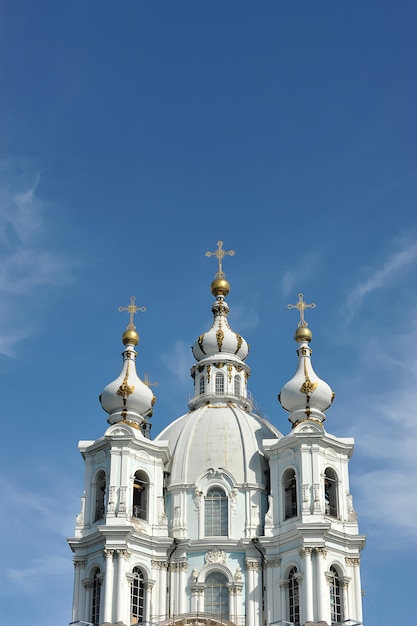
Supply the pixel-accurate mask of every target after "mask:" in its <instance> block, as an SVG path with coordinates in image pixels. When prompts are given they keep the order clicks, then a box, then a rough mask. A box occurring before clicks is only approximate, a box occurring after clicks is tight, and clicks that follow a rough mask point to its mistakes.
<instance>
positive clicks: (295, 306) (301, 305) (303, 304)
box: [288, 293, 316, 328]
mask: <svg viewBox="0 0 417 626" xmlns="http://www.w3.org/2000/svg"><path fill="white" fill-rule="evenodd" d="M288 308H289V309H298V310H299V311H300V321H299V322H298V327H299V328H302V327H306V326H308V324H307V322H306V321H305V319H304V311H305V310H306V309H315V308H316V305H315V304H314V302H312V303H311V304H307V302H304V300H303V294H302V293H299V294H298V302H297V304H289V305H288Z"/></svg>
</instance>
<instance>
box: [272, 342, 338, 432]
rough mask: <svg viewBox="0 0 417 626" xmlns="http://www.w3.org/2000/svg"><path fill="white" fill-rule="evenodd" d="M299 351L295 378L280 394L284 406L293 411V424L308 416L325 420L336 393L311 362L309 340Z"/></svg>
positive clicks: (301, 345) (301, 344) (301, 343)
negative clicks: (326, 412)
mask: <svg viewBox="0 0 417 626" xmlns="http://www.w3.org/2000/svg"><path fill="white" fill-rule="evenodd" d="M297 352H298V366H297V371H296V372H295V374H294V376H293V378H292V379H291V380H290V381H288V382H287V383H286V384H285V385H284V387H283V388H282V391H281V393H280V394H279V401H280V403H281V405H282V406H283V408H284V409H285V410H286V411H288V412H289V413H291V415H290V418H289V419H290V420H291V422H293V424H295V423H297V422H299V421H300V420H301V419H305V418H306V416H307V417H311V418H315V419H317V420H319V421H320V422H322V421H324V419H325V415H324V411H326V410H327V409H328V408H329V406H330V405H331V404H332V402H333V398H334V393H333V391H332V390H331V388H330V387H329V385H328V384H327V383H326V382H325V381H324V380H321V378H319V377H318V376H317V374H316V373H315V371H314V370H313V366H312V364H311V348H310V346H309V345H308V342H307V341H301V342H300V347H299V349H298V350H297Z"/></svg>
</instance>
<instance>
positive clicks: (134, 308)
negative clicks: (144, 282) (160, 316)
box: [119, 296, 146, 330]
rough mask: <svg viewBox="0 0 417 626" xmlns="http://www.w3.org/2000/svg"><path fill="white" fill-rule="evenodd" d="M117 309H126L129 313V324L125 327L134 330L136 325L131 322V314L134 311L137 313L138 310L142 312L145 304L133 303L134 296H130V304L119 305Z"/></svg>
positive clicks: (132, 314)
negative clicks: (137, 304)
mask: <svg viewBox="0 0 417 626" xmlns="http://www.w3.org/2000/svg"><path fill="white" fill-rule="evenodd" d="M119 311H120V312H122V311H127V312H128V313H129V316H130V317H129V325H128V326H127V328H128V329H129V330H136V326H135V325H134V323H133V316H134V315H135V313H137V312H138V311H142V313H143V312H144V311H146V306H136V304H135V296H130V304H129V305H128V306H119Z"/></svg>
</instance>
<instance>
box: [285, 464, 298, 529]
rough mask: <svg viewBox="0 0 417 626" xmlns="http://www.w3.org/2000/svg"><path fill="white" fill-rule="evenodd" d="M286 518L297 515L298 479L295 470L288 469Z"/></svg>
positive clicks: (286, 477)
mask: <svg viewBox="0 0 417 626" xmlns="http://www.w3.org/2000/svg"><path fill="white" fill-rule="evenodd" d="M283 488H284V519H289V518H290V517H296V515H297V480H296V477H295V471H294V470H293V469H288V470H287V471H286V472H285V474H284V479H283Z"/></svg>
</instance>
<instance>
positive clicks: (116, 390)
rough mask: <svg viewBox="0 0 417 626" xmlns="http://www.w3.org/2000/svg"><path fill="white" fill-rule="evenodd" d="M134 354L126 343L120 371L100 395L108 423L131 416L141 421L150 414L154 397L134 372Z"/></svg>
mask: <svg viewBox="0 0 417 626" xmlns="http://www.w3.org/2000/svg"><path fill="white" fill-rule="evenodd" d="M136 356H137V353H136V351H135V348H134V345H127V346H126V350H125V351H124V352H123V367H122V371H121V372H120V374H119V376H118V377H117V378H116V380H114V381H113V382H111V383H109V384H108V385H107V386H106V387H105V389H104V391H103V393H102V394H101V396H100V402H101V406H102V407H103V409H104V410H105V411H106V412H107V413H109V414H110V418H109V422H110V423H114V422H116V421H118V420H119V419H121V418H123V419H125V418H129V419H132V418H133V420H134V421H138V422H139V423H141V422H143V418H144V417H145V416H149V415H150V414H152V406H153V404H154V402H155V398H154V395H153V393H152V391H151V390H150V388H149V387H148V386H147V385H145V383H143V382H142V381H141V380H140V378H139V376H138V375H137V373H136V364H135V359H136Z"/></svg>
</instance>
